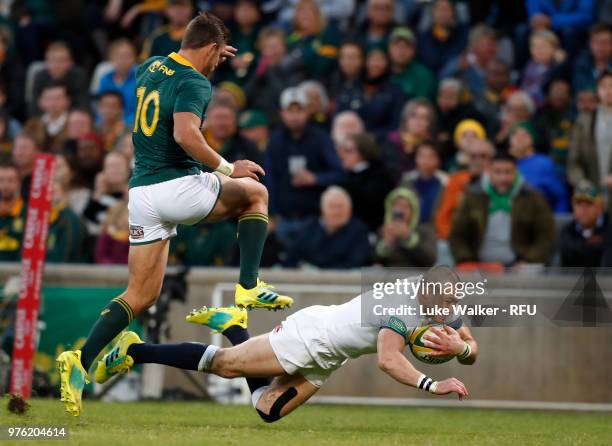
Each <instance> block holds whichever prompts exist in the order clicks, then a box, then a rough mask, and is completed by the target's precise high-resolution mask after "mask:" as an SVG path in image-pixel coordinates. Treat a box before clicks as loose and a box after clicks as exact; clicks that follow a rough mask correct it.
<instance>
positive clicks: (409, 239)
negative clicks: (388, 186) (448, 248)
mask: <svg viewBox="0 0 612 446" xmlns="http://www.w3.org/2000/svg"><path fill="white" fill-rule="evenodd" d="M419 221H420V204H419V199H418V197H417V196H416V194H415V192H414V191H412V190H410V189H407V188H405V187H398V188H397V189H394V190H393V191H391V193H390V194H389V195H388V196H387V198H385V223H384V225H383V226H382V228H381V230H380V234H381V235H380V239H379V241H378V243H377V244H376V249H375V253H376V261H377V262H379V263H381V264H382V265H384V266H389V267H404V268H405V267H429V266H432V265H433V264H434V263H435V262H436V234H435V232H434V230H433V228H432V227H431V226H430V225H426V224H425V225H423V224H419Z"/></svg>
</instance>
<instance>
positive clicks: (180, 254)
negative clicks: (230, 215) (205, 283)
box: [169, 221, 236, 266]
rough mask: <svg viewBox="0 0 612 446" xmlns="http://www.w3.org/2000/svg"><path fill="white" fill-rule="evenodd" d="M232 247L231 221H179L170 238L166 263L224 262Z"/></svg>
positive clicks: (234, 236)
mask: <svg viewBox="0 0 612 446" xmlns="http://www.w3.org/2000/svg"><path fill="white" fill-rule="evenodd" d="M235 247H236V224H235V223H234V222H233V221H221V222H216V223H204V224H199V225H193V226H186V225H180V226H179V228H178V235H177V236H176V237H174V238H173V239H172V240H171V242H170V260H169V262H170V263H174V264H177V263H180V264H185V265H189V266H211V265H217V266H222V265H228V264H229V263H230V261H231V260H232V255H233V252H234V249H235Z"/></svg>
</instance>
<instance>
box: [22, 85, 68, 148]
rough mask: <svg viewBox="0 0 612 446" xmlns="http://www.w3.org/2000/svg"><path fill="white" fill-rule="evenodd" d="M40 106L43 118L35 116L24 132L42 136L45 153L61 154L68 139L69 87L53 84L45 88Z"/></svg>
mask: <svg viewBox="0 0 612 446" xmlns="http://www.w3.org/2000/svg"><path fill="white" fill-rule="evenodd" d="M38 104H39V106H40V109H41V110H42V112H43V114H42V116H34V117H32V118H30V119H28V121H27V122H26V123H25V125H24V130H26V131H27V132H30V133H33V134H36V135H40V136H42V138H43V141H42V148H43V150H44V151H45V152H51V153H59V152H61V151H62V149H63V147H64V143H65V141H66V139H67V123H68V112H69V110H70V96H68V89H67V86H66V85H65V84H63V83H58V82H53V83H49V84H47V85H45V86H44V87H43V90H42V93H41V94H40V98H39V99H38Z"/></svg>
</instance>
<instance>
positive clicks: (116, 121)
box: [97, 90, 132, 151]
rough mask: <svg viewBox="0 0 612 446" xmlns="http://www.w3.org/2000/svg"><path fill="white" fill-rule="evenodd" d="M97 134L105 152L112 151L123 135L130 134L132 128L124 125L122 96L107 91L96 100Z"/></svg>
mask: <svg viewBox="0 0 612 446" xmlns="http://www.w3.org/2000/svg"><path fill="white" fill-rule="evenodd" d="M98 116H99V122H98V126H97V130H98V133H99V134H100V135H101V136H102V139H103V141H104V149H105V150H106V151H109V150H113V149H114V148H115V147H116V146H117V144H118V143H119V141H121V138H123V136H124V135H126V134H128V133H131V132H132V128H131V126H128V125H127V124H126V123H125V120H124V118H123V116H124V103H123V95H122V94H121V93H119V92H118V91H113V90H109V91H106V92H104V93H102V94H101V95H100V96H99V98H98Z"/></svg>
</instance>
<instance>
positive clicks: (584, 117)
mask: <svg viewBox="0 0 612 446" xmlns="http://www.w3.org/2000/svg"><path fill="white" fill-rule="evenodd" d="M597 96H598V97H599V105H598V107H597V110H595V112H593V113H582V114H581V115H580V116H579V117H578V119H577V120H576V125H575V126H574V129H573V132H572V142H571V145H570V152H569V157H568V164H567V174H568V179H569V181H570V183H571V184H572V185H573V186H574V187H575V186H576V185H577V184H578V183H579V181H580V180H582V179H587V180H589V181H591V182H592V183H593V184H595V185H597V186H598V187H601V189H602V191H603V194H604V199H605V200H607V209H608V211H610V210H611V209H612V199H611V197H610V195H611V193H612V151H611V150H610V147H612V71H604V72H603V74H602V75H601V76H600V78H599V81H598V83H597Z"/></svg>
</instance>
